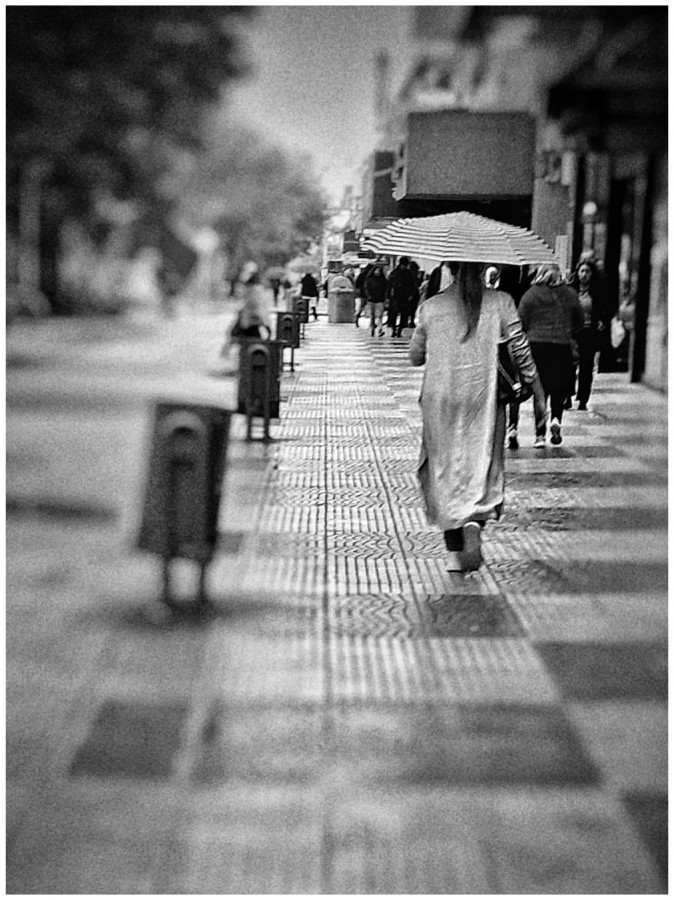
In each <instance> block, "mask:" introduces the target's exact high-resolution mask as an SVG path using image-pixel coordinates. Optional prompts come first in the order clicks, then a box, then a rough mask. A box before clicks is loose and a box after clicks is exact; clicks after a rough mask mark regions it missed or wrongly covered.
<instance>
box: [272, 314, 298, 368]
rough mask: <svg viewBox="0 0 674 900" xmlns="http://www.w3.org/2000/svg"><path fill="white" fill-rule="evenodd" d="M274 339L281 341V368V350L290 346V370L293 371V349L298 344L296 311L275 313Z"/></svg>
mask: <svg viewBox="0 0 674 900" xmlns="http://www.w3.org/2000/svg"><path fill="white" fill-rule="evenodd" d="M276 340H278V341H283V346H282V347H281V369H283V351H284V349H285V348H286V347H289V348H290V371H291V372H294V371H295V350H296V349H297V348H298V347H299V346H300V319H299V316H298V315H297V313H292V312H279V313H276Z"/></svg>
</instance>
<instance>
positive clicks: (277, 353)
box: [237, 338, 286, 440]
mask: <svg viewBox="0 0 674 900" xmlns="http://www.w3.org/2000/svg"><path fill="white" fill-rule="evenodd" d="M238 343H239V345H240V348H241V350H240V353H239V385H238V399H237V412H239V413H243V414H244V415H245V416H246V419H247V422H248V428H247V439H248V440H251V437H252V420H253V418H262V419H264V437H265V440H268V439H269V420H270V419H278V417H279V405H280V401H281V385H280V381H281V364H282V352H283V348H284V347H285V346H286V344H285V341H279V340H274V341H262V340H259V339H257V338H239V339H238Z"/></svg>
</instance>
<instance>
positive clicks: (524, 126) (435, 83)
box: [361, 6, 668, 389]
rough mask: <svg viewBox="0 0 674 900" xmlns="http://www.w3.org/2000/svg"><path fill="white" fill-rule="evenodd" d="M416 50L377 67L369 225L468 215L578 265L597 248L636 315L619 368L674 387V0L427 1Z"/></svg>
mask: <svg viewBox="0 0 674 900" xmlns="http://www.w3.org/2000/svg"><path fill="white" fill-rule="evenodd" d="M411 22H412V23H413V24H412V31H413V33H412V34H411V35H410V40H411V41H413V42H414V45H415V48H416V49H415V53H414V54H413V62H412V65H411V67H410V69H409V71H408V72H406V73H405V74H404V77H403V79H402V87H401V88H400V90H398V91H397V92H396V94H395V96H392V95H391V91H390V85H391V84H392V78H391V72H392V69H394V68H395V63H396V61H395V59H389V58H388V57H386V56H385V55H382V54H380V55H379V56H378V57H377V59H376V60H375V69H376V79H377V88H376V104H377V110H376V114H377V146H376V148H375V149H374V151H373V153H372V155H371V158H370V160H369V161H368V164H367V165H366V166H365V167H364V173H363V187H362V191H361V193H362V197H363V211H362V223H361V233H362V234H367V233H368V232H370V231H371V230H372V229H376V228H378V227H381V226H382V225H383V224H385V223H386V222H387V221H390V220H391V218H394V217H397V216H420V215H421V216H423V215H435V214H439V213H444V212H452V211H455V210H458V209H467V210H470V211H473V212H476V213H480V214H483V215H486V216H489V217H491V218H495V219H499V220H501V221H506V222H511V223H513V224H517V225H522V226H526V227H530V228H532V229H533V230H534V231H536V232H537V233H538V234H540V235H541V237H543V238H544V239H545V240H546V241H547V242H548V243H549V244H550V246H551V247H553V248H554V249H555V251H556V253H557V256H558V258H559V260H560V264H561V265H562V266H563V267H564V268H566V269H567V270H571V269H572V268H573V267H574V266H575V265H576V264H577V262H578V259H579V257H580V255H581V253H582V252H583V251H587V250H592V251H594V253H595V256H596V258H597V260H598V262H599V264H600V266H601V267H602V268H603V270H604V274H605V278H606V283H607V288H608V296H609V301H610V304H611V312H612V313H618V311H619V310H620V311H621V313H622V315H623V317H624V319H625V320H627V321H628V322H629V323H631V324H632V333H631V340H630V341H629V342H628V344H629V347H628V348H626V347H623V348H621V349H620V350H619V351H613V350H611V351H607V352H606V353H604V354H603V356H602V360H601V367H602V368H603V369H605V370H621V369H627V370H628V371H629V377H630V379H631V380H632V381H641V380H644V381H646V382H648V383H650V384H652V385H654V386H656V387H659V388H662V389H666V384H667V335H668V322H667V302H666V298H667V55H668V45H667V40H668V11H667V7H665V6H659V7H656V6H646V7H636V6H634V7H630V6H618V7H609V6H597V7H586V6H576V7H566V6H475V7H472V6H425V7H423V6H420V7H416V8H415V9H414V14H413V16H412V17H411Z"/></svg>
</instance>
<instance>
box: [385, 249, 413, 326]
mask: <svg viewBox="0 0 674 900" xmlns="http://www.w3.org/2000/svg"><path fill="white" fill-rule="evenodd" d="M416 290H417V280H416V275H415V274H414V272H413V271H412V269H411V268H410V258H409V256H401V257H400V260H399V262H398V265H397V266H396V267H395V269H394V270H393V271H392V272H391V275H390V277H389V282H388V291H387V293H388V301H389V304H388V320H387V324H388V326H389V328H390V329H391V337H394V338H395V337H402V329H403V326H404V324H405V313H406V310H407V308H408V304H409V302H410V300H411V298H412V297H413V296H414V294H415V292H416Z"/></svg>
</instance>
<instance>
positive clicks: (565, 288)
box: [519, 265, 583, 448]
mask: <svg viewBox="0 0 674 900" xmlns="http://www.w3.org/2000/svg"><path fill="white" fill-rule="evenodd" d="M519 315H520V319H521V320H522V326H523V328H524V330H525V332H526V333H527V337H528V338H529V342H530V344H531V352H532V354H533V357H534V360H535V362H536V368H537V369H538V373H539V375H540V377H541V382H542V384H543V391H544V393H545V400H544V403H543V407H542V409H541V408H539V406H540V404H537V403H536V399H535V398H534V416H535V418H536V439H535V442H534V447H539V448H540V447H545V430H546V428H545V423H546V417H547V411H546V407H547V402H548V397H549V398H550V443H551V444H561V443H562V416H563V414H564V402H565V400H566V397H567V395H568V392H569V379H570V377H571V368H572V366H573V356H572V350H571V341H572V340H573V338H574V335H575V334H576V332H577V331H579V330H580V329H581V328H582V327H583V311H582V309H581V306H580V301H579V300H578V294H577V293H576V292H575V290H574V289H573V288H572V287H571V286H570V285H568V284H566V282H565V281H564V279H563V277H562V274H561V272H560V271H559V266H554V265H546V266H540V267H539V268H538V270H537V272H536V275H535V276H534V280H533V284H532V285H531V287H530V288H529V290H528V291H527V292H526V293H525V295H524V296H523V297H522V300H521V301H520V306H519Z"/></svg>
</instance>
